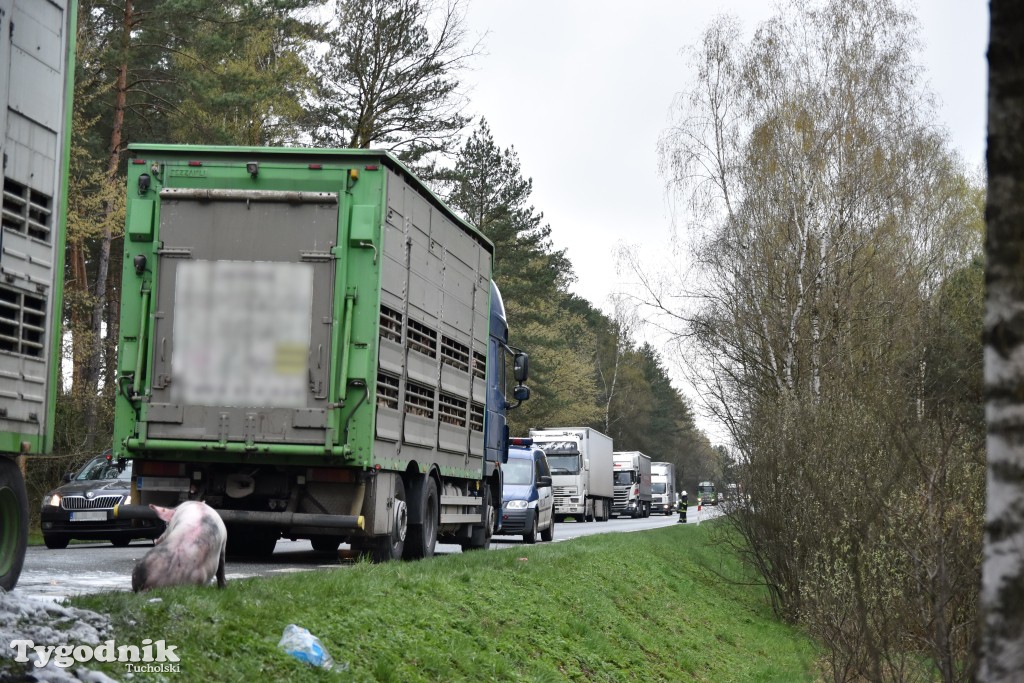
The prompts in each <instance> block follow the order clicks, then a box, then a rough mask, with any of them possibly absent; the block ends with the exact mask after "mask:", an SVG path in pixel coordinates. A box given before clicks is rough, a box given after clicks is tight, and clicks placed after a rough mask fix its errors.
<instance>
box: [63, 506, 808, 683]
mask: <svg viewBox="0 0 1024 683" xmlns="http://www.w3.org/2000/svg"><path fill="white" fill-rule="evenodd" d="M710 526H712V525H710V524H704V525H701V526H692V525H687V526H682V525H678V526H674V527H670V528H665V529H659V530H655V531H648V532H639V533H630V534H604V535H600V536H591V537H588V538H582V539H576V540H573V541H570V542H565V543H556V544H539V545H536V546H531V547H523V548H512V549H508V550H501V551H497V552H485V553H470V554H465V555H450V556H445V557H436V558H434V559H432V560H429V561H426V562H414V563H390V564H384V565H373V564H368V563H360V564H357V565H355V566H350V567H343V568H340V569H338V570H337V571H321V572H312V573H302V574H292V575H287V576H282V577H275V578H270V579H247V580H238V581H230V582H229V583H228V587H227V589H225V590H222V591H221V590H217V589H215V588H213V587H205V588H185V587H182V588H172V589H163V590H157V591H153V592H151V593H145V594H141V595H135V594H131V593H108V594H104V595H97V596H88V597H81V598H76V599H73V600H72V601H71V603H72V604H74V605H76V606H79V607H86V608H89V609H93V610H96V611H100V612H105V613H108V614H110V615H111V617H112V620H113V623H114V628H115V634H114V636H113V637H114V639H115V640H116V641H117V644H119V645H121V644H141V641H142V639H143V638H151V639H153V640H154V641H155V640H160V639H164V640H166V641H167V643H168V644H169V645H176V646H178V649H177V653H178V655H179V656H180V657H181V663H180V666H181V673H180V674H173V673H171V674H162V675H163V676H165V677H167V679H168V680H170V679H171V678H177V679H180V680H203V681H274V680H288V681H293V680H339V681H349V680H352V681H373V680H377V681H402V682H406V681H492V680H522V681H714V682H715V683H722V682H727V681H787V682H788V681H813V680H814V679H815V677H816V676H815V670H814V662H815V657H816V650H815V647H814V645H813V643H812V642H811V641H810V640H809V639H808V638H807V637H806V636H805V635H803V634H802V633H801V632H800V631H799V630H797V629H794V628H791V627H789V626H786V625H784V624H781V623H779V622H777V621H776V620H775V619H774V618H773V617H772V614H771V611H770V610H769V608H768V607H767V603H766V599H765V594H764V591H763V590H762V589H760V588H757V587H753V586H751V585H743V584H741V583H739V582H738V580H740V579H742V578H743V576H742V574H741V571H740V568H739V565H738V563H737V562H736V559H735V557H734V556H732V555H731V554H730V553H729V551H727V550H725V549H722V548H721V547H714V546H712V545H711V544H710V534H711V529H710V528H709V527H710ZM229 572H230V565H229ZM720 575H724V576H727V577H730V578H732V579H736V580H737V581H732V582H727V581H725V580H723V579H722V578H721V577H720ZM748 578H749V577H748ZM126 580H127V577H126ZM156 597H159V598H162V601H160V602H150V600H152V599H153V598H156ZM290 623H295V624H298V625H300V626H303V627H305V628H307V629H309V630H310V631H311V632H312V633H313V634H314V635H317V636H319V637H320V639H321V640H322V641H323V643H324V645H325V647H326V648H327V650H328V652H330V654H331V655H332V656H333V657H334V660H335V662H336V663H337V664H338V665H340V667H341V669H342V670H341V671H334V672H326V671H322V670H316V669H313V668H311V667H308V666H307V665H305V664H302V663H300V662H298V661H296V660H294V659H292V658H291V657H290V656H288V655H286V654H285V653H283V652H282V651H280V650H279V649H278V647H277V642H278V640H279V639H280V637H281V633H282V631H283V630H284V627H285V626H286V625H287V624H290ZM92 665H93V666H96V667H97V668H100V666H102V667H104V670H105V671H107V673H109V674H110V675H112V676H114V677H115V678H120V677H121V676H122V675H123V674H124V667H123V665H109V664H107V665H97V664H96V663H95V662H93V664H92ZM134 680H148V679H147V678H146V675H145V674H136V676H135V679H134Z"/></svg>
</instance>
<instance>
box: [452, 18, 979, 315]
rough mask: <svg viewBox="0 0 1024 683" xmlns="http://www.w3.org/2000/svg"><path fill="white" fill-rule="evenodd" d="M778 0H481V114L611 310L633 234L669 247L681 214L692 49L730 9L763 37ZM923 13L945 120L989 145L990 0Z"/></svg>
mask: <svg viewBox="0 0 1024 683" xmlns="http://www.w3.org/2000/svg"><path fill="white" fill-rule="evenodd" d="M774 6H775V4H774V3H773V2H768V1H767V0H765V1H762V0H718V1H717V2H714V1H712V2H708V1H707V0H699V1H698V0H634V2H632V3H623V2H621V1H617V2H610V1H609V0H472V2H471V3H470V7H469V13H468V17H467V19H468V24H469V28H470V30H471V32H473V33H474V34H475V35H481V34H484V33H486V34H487V35H486V37H485V41H484V46H485V51H486V54H485V55H484V56H482V57H480V58H479V59H478V60H477V62H476V65H477V66H476V69H475V70H474V71H473V72H471V73H468V74H466V75H465V80H467V81H468V82H470V83H472V88H473V89H472V91H471V92H470V99H471V102H472V111H473V112H475V113H477V114H482V115H483V116H485V117H486V118H487V120H488V123H489V124H490V126H491V130H492V133H493V135H494V138H495V142H496V143H497V144H498V145H499V146H501V147H508V146H514V147H515V149H516V151H517V152H518V154H519V159H520V163H521V165H522V171H523V174H524V175H525V176H527V177H532V178H533V183H534V185H533V187H534V193H533V203H534V205H535V207H536V208H537V209H538V210H540V211H542V212H543V213H544V215H545V219H546V221H547V222H548V223H549V224H550V225H551V228H552V235H553V239H554V243H555V246H556V247H559V248H563V247H564V248H567V249H568V255H569V258H570V260H571V261H572V263H573V267H574V269H575V273H576V276H577V278H578V281H577V283H576V284H575V286H574V287H573V291H574V292H575V293H577V294H579V295H580V296H582V297H584V298H586V299H588V300H589V301H590V302H591V303H592V304H594V305H595V306H597V307H599V308H602V309H604V310H606V311H607V310H609V307H608V295H609V294H611V293H612V292H614V291H616V290H617V289H620V288H622V287H624V286H628V278H626V277H625V276H624V277H623V278H621V279H620V278H619V277H618V276H617V275H616V272H615V266H616V263H615V256H614V253H615V246H616V244H618V243H619V242H620V241H625V242H627V243H629V244H633V245H638V246H640V247H641V250H642V251H641V253H642V254H645V255H651V256H652V266H653V265H654V264H655V263H656V261H657V258H658V255H659V254H664V253H665V252H666V250H665V246H666V245H667V243H668V238H669V225H670V217H669V213H668V207H667V205H666V202H665V195H664V185H663V181H662V179H661V178H660V177H659V176H658V171H657V141H658V137H659V135H660V134H661V132H662V131H663V130H664V129H665V128H666V126H667V125H668V123H669V121H670V116H669V110H670V105H671V104H672V100H673V97H674V96H675V95H676V94H677V93H678V92H679V91H680V90H682V89H683V88H684V87H685V86H686V84H687V82H688V79H689V74H688V72H687V64H686V62H685V59H684V58H683V56H682V55H681V54H680V51H681V49H682V48H683V47H684V46H687V45H693V44H695V43H696V42H697V41H698V39H699V37H700V35H701V33H702V32H703V31H704V29H705V28H706V27H707V25H708V23H709V21H710V20H711V19H712V17H714V16H715V15H717V14H721V13H728V14H733V15H735V16H737V17H739V19H740V20H741V21H742V23H743V28H744V30H745V32H746V34H747V35H748V36H749V35H750V34H751V33H752V32H753V30H754V28H755V27H756V25H757V24H758V23H760V22H761V21H763V20H765V19H767V18H768V17H769V16H771V15H772V14H774V13H775V12H774ZM915 13H916V14H917V16H918V19H919V21H920V25H921V36H920V37H921V40H922V42H923V44H924V50H923V52H922V54H921V55H920V61H921V63H922V65H923V66H924V68H925V70H926V73H927V79H928V86H929V87H930V89H931V90H932V91H933V92H934V93H935V94H937V95H938V96H939V98H940V100H941V109H940V117H941V121H940V122H939V123H940V124H942V125H944V126H945V127H946V128H947V129H948V131H949V134H950V138H951V140H952V142H953V144H954V145H955V146H956V148H957V149H958V150H959V151H960V153H961V154H962V156H963V157H964V159H965V160H966V161H967V162H968V163H969V164H970V165H971V166H972V167H978V168H980V167H981V165H982V163H983V161H984V150H985V94H986V73H987V72H986V64H985V49H986V46H987V42H988V4H987V2H985V0H920V1H919V2H918V3H917V4H916V8H915Z"/></svg>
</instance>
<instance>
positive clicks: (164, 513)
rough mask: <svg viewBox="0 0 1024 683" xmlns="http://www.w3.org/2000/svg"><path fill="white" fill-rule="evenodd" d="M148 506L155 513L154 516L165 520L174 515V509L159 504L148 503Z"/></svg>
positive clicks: (168, 520) (167, 520) (169, 519)
mask: <svg viewBox="0 0 1024 683" xmlns="http://www.w3.org/2000/svg"><path fill="white" fill-rule="evenodd" d="M149 507H150V508H152V510H153V511H154V512H155V513H156V516H157V517H159V518H160V519H162V520H163V521H165V522H170V521H171V517H173V516H174V510H173V509H171V508H162V507H160V506H159V505H152V504H151V505H150V506H149Z"/></svg>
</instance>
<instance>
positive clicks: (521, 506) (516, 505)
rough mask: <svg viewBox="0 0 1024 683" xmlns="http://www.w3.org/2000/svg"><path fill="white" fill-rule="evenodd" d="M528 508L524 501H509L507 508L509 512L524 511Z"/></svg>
mask: <svg viewBox="0 0 1024 683" xmlns="http://www.w3.org/2000/svg"><path fill="white" fill-rule="evenodd" d="M527 506H529V503H528V502H526V501H525V500H510V501H509V502H508V505H506V506H505V507H507V508H508V509H509V510H525V509H526V508H527Z"/></svg>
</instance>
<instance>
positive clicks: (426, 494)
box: [402, 475, 440, 560]
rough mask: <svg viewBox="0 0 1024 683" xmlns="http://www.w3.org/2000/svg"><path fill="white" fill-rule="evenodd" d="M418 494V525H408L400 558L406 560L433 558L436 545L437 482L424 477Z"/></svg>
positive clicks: (438, 506) (438, 504)
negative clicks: (419, 521)
mask: <svg viewBox="0 0 1024 683" xmlns="http://www.w3.org/2000/svg"><path fill="white" fill-rule="evenodd" d="M422 487H423V490H422V491H421V492H420V496H419V504H420V514H419V518H420V520H422V523H420V524H410V525H409V532H408V534H407V535H406V537H405V550H404V552H403V554H402V556H403V557H404V558H405V559H407V560H421V559H423V558H427V557H433V556H434V546H436V545H437V523H438V519H439V509H440V503H439V501H438V497H437V482H436V481H434V478H433V477H431V476H429V475H428V476H426V477H425V478H424V481H423V484H422Z"/></svg>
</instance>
